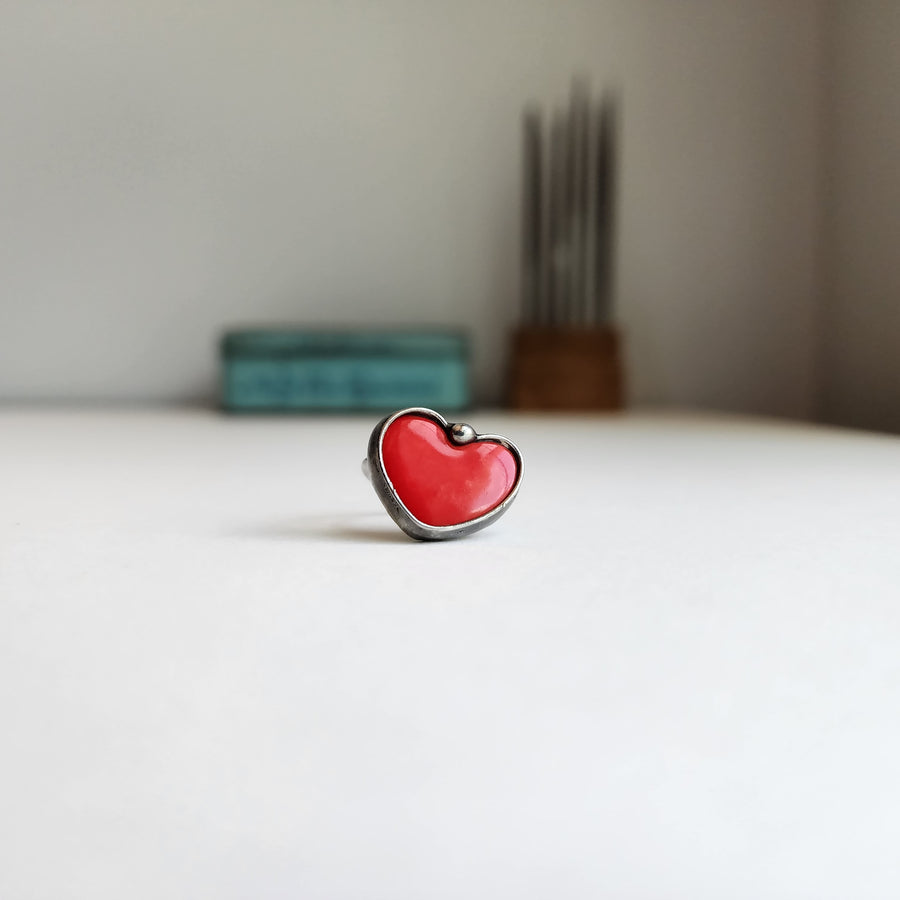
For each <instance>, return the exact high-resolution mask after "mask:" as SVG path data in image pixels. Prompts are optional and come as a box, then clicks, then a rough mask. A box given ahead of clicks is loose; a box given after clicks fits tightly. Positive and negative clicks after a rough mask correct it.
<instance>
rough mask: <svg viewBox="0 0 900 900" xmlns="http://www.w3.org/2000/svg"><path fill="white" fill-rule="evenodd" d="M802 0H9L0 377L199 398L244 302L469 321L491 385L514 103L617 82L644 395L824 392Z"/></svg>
mask: <svg viewBox="0 0 900 900" xmlns="http://www.w3.org/2000/svg"><path fill="white" fill-rule="evenodd" d="M819 12H820V7H819V4H818V3H816V2H814V0H792V2H790V3H785V2H783V0H729V2H725V0H680V2H677V3H675V2H670V0H641V2H636V0H621V2H612V0H608V2H602V0H597V2H571V0H570V2H566V0H506V2H503V0H463V2H460V0H454V2H437V0H436V2H423V0H378V2H368V0H359V2H341V0H305V2H303V3H280V2H274V0H268V2H267V0H254V2H250V0H241V2H237V0H229V2H221V3H213V2H206V3H193V4H187V3H183V2H181V0H156V2H153V3H123V2H121V0H115V2H113V0H105V2H101V0H84V2H80V3H77V4H53V5H52V6H51V5H47V4H38V3H34V2H26V0H11V2H6V3H4V4H3V6H2V8H0V108H2V109H3V136H2V138H0V196H2V198H3V209H2V215H0V397H5V398H94V399H97V398H100V399H102V398H107V399H108V398H114V399H126V400H128V399H139V400H183V399H195V398H207V397H210V396H212V393H213V391H214V385H215V359H214V356H213V353H212V349H213V342H214V340H215V337H216V335H217V334H218V332H219V330H220V329H221V327H222V326H223V325H226V324H233V323H244V322H282V321H297V322H306V323H329V324H330V323H360V322H361V323H378V324H382V325H389V324H404V323H413V322H422V323H435V324H452V325H470V326H472V327H473V328H474V329H475V330H476V331H477V334H478V342H477V346H476V351H477V355H476V370H477V378H478V385H479V391H480V394H481V396H482V397H483V398H485V399H496V398H497V397H499V395H500V378H501V374H502V365H503V353H504V346H505V340H504V338H505V332H506V329H507V327H508V326H509V324H510V323H511V322H512V318H513V314H514V308H515V302H516V292H517V255H518V225H517V215H518V202H519V196H518V191H519V169H518V166H519V157H518V152H519V147H518V137H519V123H518V115H519V110H520V108H521V106H522V105H523V103H524V102H525V101H526V100H528V99H529V98H533V97H538V98H543V99H548V98H551V97H553V96H555V95H559V96H562V95H564V93H565V92H566V90H567V87H568V80H569V77H570V75H571V74H572V72H573V71H575V70H581V71H586V72H589V73H590V74H591V76H592V78H593V81H594V84H595V85H598V86H599V85H602V84H604V83H606V82H616V83H617V84H619V86H620V87H621V90H622V94H623V97H624V103H625V126H624V148H623V154H624V169H623V183H622V192H621V203H622V213H621V234H620V238H621V239H620V248H619V260H620V268H619V298H620V317H621V320H622V321H623V323H624V326H625V328H626V329H627V335H628V347H629V357H630V369H631V386H632V396H633V399H634V400H635V401H636V402H637V403H654V404H669V405H672V404H680V405H694V406H703V407H711V408H721V409H733V410H747V411H758V412H768V413H775V414H787V415H805V414H807V413H809V412H810V410H811V408H812V404H813V388H814V386H813V381H812V378H813V355H814V336H813V325H814V320H815V315H816V311H815V302H816V299H817V297H816V284H815V276H816V270H815V265H814V264H815V251H816V245H815V237H816V229H817V223H818V213H819V211H818V206H817V204H818V193H817V191H818V187H819V183H820V173H819V171H818V165H819V148H820V143H819V137H820V135H819V126H820V121H819V105H818V104H819V90H820V75H821V72H820V67H821V55H820V46H819V37H820V32H819V25H820V17H819Z"/></svg>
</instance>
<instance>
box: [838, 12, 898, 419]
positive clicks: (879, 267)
mask: <svg viewBox="0 0 900 900" xmlns="http://www.w3.org/2000/svg"><path fill="white" fill-rule="evenodd" d="M828 12H829V29H828V30H829V35H830V44H831V46H830V52H829V61H828V67H827V68H828V74H829V77H828V92H829V94H828V109H829V115H828V119H827V123H828V140H829V154H828V157H829V159H828V166H827V180H826V184H825V197H826V199H827V217H826V228H825V235H824V238H825V239H824V251H825V252H824V253H823V264H824V275H825V284H826V286H827V289H828V290H827V292H826V305H825V315H824V320H823V322H824V326H825V331H824V336H825V340H824V343H823V354H822V360H821V372H822V414H823V416H824V417H825V418H826V419H827V420H829V421H832V422H837V423H840V424H843V425H855V426H862V427H868V428H877V429H885V430H891V431H900V4H898V3H896V2H894V0H881V2H877V0H876V2H872V0H853V2H852V3H848V2H832V3H830V4H829V10H828Z"/></svg>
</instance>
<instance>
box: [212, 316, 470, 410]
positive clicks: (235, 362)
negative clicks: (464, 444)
mask: <svg viewBox="0 0 900 900" xmlns="http://www.w3.org/2000/svg"><path fill="white" fill-rule="evenodd" d="M221 352H222V404H223V406H224V408H225V409H227V410H230V411H232V412H301V411H305V412H314V411H320V412H325V411H346V412H349V411H353V410H360V411H362V410H365V411H391V410H395V409H400V408H403V407H406V406H427V407H430V408H435V409H440V410H457V409H463V408H465V407H467V406H469V403H470V394H469V342H468V338H467V337H466V335H464V334H462V333H458V332H445V331H391V332H386V331H313V330H290V329H275V328H272V329H253V330H243V331H231V332H228V333H227V334H226V335H225V336H224V337H223V339H222V345H221Z"/></svg>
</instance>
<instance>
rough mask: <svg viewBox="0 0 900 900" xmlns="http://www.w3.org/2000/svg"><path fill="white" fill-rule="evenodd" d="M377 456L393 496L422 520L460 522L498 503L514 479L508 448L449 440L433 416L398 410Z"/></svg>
mask: <svg viewBox="0 0 900 900" xmlns="http://www.w3.org/2000/svg"><path fill="white" fill-rule="evenodd" d="M381 460H382V462H383V464H384V470H385V472H386V473H387V477H388V478H389V479H390V481H391V484H392V485H393V486H394V490H395V491H396V493H397V496H398V497H399V498H400V500H401V501H402V502H403V504H404V505H405V506H406V508H407V509H408V510H409V511H410V512H411V513H412V514H413V515H414V516H415V517H416V518H417V519H418V520H419V521H420V522H424V523H425V524H426V525H435V526H441V525H461V524H462V523H463V522H470V521H471V520H472V519H477V518H478V517H479V516H483V515H484V514H485V513H488V512H490V511H491V510H492V509H494V508H495V507H497V506H499V505H500V504H501V503H502V502H503V501H504V500H505V499H506V497H508V496H509V494H510V492H511V491H512V489H513V487H514V485H515V483H516V474H517V466H516V460H515V457H514V456H513V454H512V453H510V451H509V450H507V449H506V447H504V446H502V445H501V444H496V443H494V442H493V441H473V442H471V443H468V444H462V445H457V444H453V443H451V441H450V439H449V438H448V437H447V434H446V432H445V431H444V429H443V428H441V426H440V425H438V423H437V422H433V421H432V420H431V419H426V418H423V417H422V416H416V415H408V416H400V418H398V419H396V420H394V421H393V422H392V423H391V424H390V425H389V426H388V428H387V430H386V431H385V432H384V435H383V436H382V440H381Z"/></svg>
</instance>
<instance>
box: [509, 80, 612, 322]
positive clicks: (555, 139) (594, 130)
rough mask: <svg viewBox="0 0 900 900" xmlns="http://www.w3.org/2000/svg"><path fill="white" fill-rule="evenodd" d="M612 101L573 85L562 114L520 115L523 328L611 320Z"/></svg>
mask: <svg viewBox="0 0 900 900" xmlns="http://www.w3.org/2000/svg"><path fill="white" fill-rule="evenodd" d="M617 119H618V115H617V103H616V101H615V98H614V97H613V95H612V94H611V93H606V94H604V95H603V97H602V98H601V100H600V101H599V102H595V101H594V100H592V98H591V94H590V90H589V89H588V87H587V85H586V84H585V83H584V82H583V81H579V80H576V81H574V82H573V84H572V91H571V96H570V100H569V107H568V109H567V110H556V111H554V112H553V114H552V116H550V117H548V118H547V120H546V121H545V118H544V116H543V115H542V113H541V111H540V109H538V108H536V107H533V106H532V107H529V108H527V109H526V110H525V112H524V114H523V120H522V121H523V144H524V165H523V204H522V209H523V215H522V238H523V241H522V309H521V317H522V324H523V325H525V326H537V327H553V328H590V327H598V326H606V325H609V324H610V322H611V317H612V275H613V272H612V266H613V236H614V224H615V223H614V201H615V196H614V194H615V165H616V159H615V149H616V140H615V138H616V130H617Z"/></svg>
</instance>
